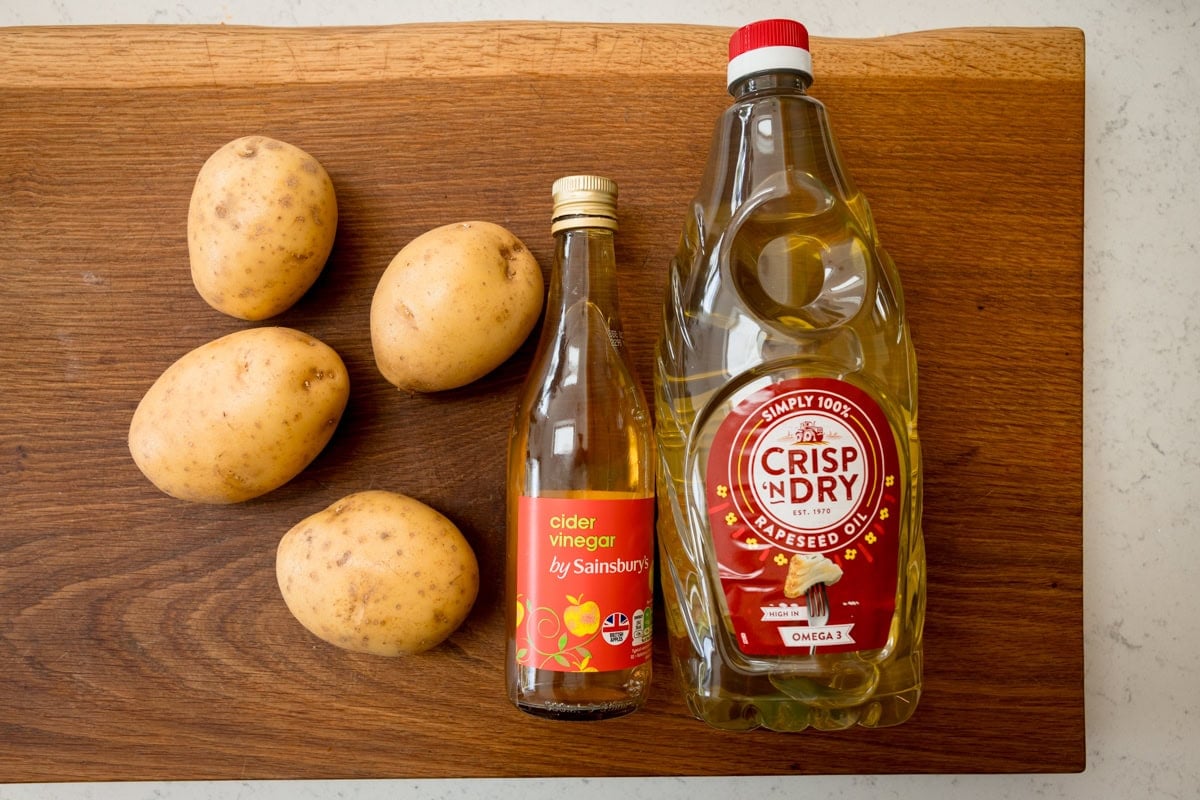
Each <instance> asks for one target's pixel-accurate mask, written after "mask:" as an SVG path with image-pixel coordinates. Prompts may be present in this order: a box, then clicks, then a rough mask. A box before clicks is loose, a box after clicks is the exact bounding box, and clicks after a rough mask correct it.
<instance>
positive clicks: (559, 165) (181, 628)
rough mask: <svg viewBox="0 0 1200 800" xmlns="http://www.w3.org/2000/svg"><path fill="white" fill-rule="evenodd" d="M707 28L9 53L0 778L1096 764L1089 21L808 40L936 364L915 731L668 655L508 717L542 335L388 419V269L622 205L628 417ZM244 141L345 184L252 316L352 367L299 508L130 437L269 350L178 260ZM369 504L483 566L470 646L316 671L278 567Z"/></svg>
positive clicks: (452, 33) (926, 393) (329, 655)
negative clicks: (506, 471) (726, 706)
mask: <svg viewBox="0 0 1200 800" xmlns="http://www.w3.org/2000/svg"><path fill="white" fill-rule="evenodd" d="M729 33H730V31H729V30H728V29H722V28H711V27H693V26H682V25H566V24H544V23H478V24H455V25H416V26H400V27H387V28H358V29H345V28H343V29H337V28H334V29H256V28H237V27H166V26H163V27H103V28H86V27H85V28H41V29H38V28H24V29H21V28H11V29H3V30H0V231H2V232H3V233H2V236H3V247H2V248H0V342H3V345H4V351H5V352H4V358H3V381H2V384H0V388H2V391H0V498H2V499H0V504H2V514H0V740H2V741H3V744H2V745H0V781H8V782H22V781H58V780H64V781H65V780H70V781H75V780H128V779H208V778H211V779H226V778H236V779H251V778H318V777H319V778H353V777H372V778H374V777H413V778H415V777H434V776H458V777H467V776H556V775H655V774H662V775H711V774H748V773H764V774H781V773H851V772H861V773H879V772H949V773H960V772H980V771H982V772H1010V771H1022V772H1025V771H1031V772H1038V771H1077V770H1080V769H1082V768H1083V766H1084V709H1083V645H1082V639H1083V637H1082V588H1083V587H1082V570H1081V567H1082V523H1081V519H1082V492H1081V471H1082V469H1081V441H1082V433H1081V429H1082V425H1081V405H1082V398H1081V372H1082V370H1081V352H1082V253H1083V216H1082V209H1083V198H1082V190H1083V113H1084V68H1083V59H1084V46H1083V36H1082V34H1081V33H1080V32H1079V31H1077V30H1066V29H1036V30H1024V29H1021V30H1016V29H972V30H950V31H932V32H923V33H913V34H907V35H903V36H895V37H888V38H882V39H863V40H836V39H821V38H817V39H815V40H814V42H813V51H814V61H815V65H816V72H817V79H816V83H815V85H814V87H813V93H814V94H815V95H816V96H817V97H819V98H820V99H822V100H823V101H824V102H825V103H826V105H827V106H828V107H829V109H830V113H831V116H832V120H833V125H834V129H835V131H836V132H837V135H838V136H839V141H840V145H841V149H842V153H843V156H844V157H845V160H846V164H847V165H848V167H849V169H850V171H851V172H852V174H853V175H854V177H855V178H856V180H857V182H858V183H859V185H860V187H861V188H862V189H863V190H864V191H865V192H866V194H867V196H868V197H869V198H870V199H871V201H872V205H873V209H874V211H875V214H876V217H877V221H878V224H879V229H880V232H881V236H882V239H883V241H884V243H885V244H886V246H887V247H888V249H889V250H890V252H891V253H892V255H893V256H894V258H895V260H896V262H897V264H898V265H899V268H900V271H901V274H902V277H903V281H904V288H905V292H906V296H907V300H908V311H909V319H910V321H911V324H912V327H913V331H914V339H915V342H916V346H917V351H918V356H919V360H920V366H921V418H920V430H921V435H922V438H923V440H924V445H925V469H926V496H925V535H926V537H927V543H928V553H929V561H928V564H929V617H928V622H927V625H926V630H925V641H926V643H927V644H926V659H927V660H926V672H925V675H926V683H925V694H924V697H923V699H922V701H921V705H920V707H919V709H918V710H917V713H916V715H915V717H914V719H913V720H912V721H911V722H910V723H908V724H906V725H904V726H901V727H898V728H893V729H888V730H875V731H871V730H864V729H855V730H850V731H846V732H843V733H836V734H827V733H818V732H812V731H809V732H805V733H802V734H794V735H781V734H772V733H766V732H754V733H746V734H730V733H721V732H717V731H714V730H710V729H708V728H706V727H705V726H704V725H703V724H701V723H699V722H697V721H695V720H693V719H691V718H690V717H689V716H688V715H687V713H686V710H685V708H684V707H683V704H682V702H681V699H680V695H679V693H678V692H677V690H676V688H675V684H674V677H673V674H672V668H671V665H670V662H669V659H668V657H667V654H666V650H665V642H664V641H659V643H658V644H659V647H658V649H657V651H656V659H655V668H656V670H657V672H656V675H655V679H654V685H653V699H652V701H651V702H650V703H649V705H648V707H647V708H646V709H645V710H644V711H642V712H640V713H638V714H635V715H632V716H629V717H626V718H623V719H619V720H613V721H609V722H604V723H595V724H579V725H574V724H566V723H557V724H556V723H550V722H544V721H539V720H535V719H531V718H528V717H526V716H523V715H521V714H519V713H518V712H516V711H515V710H513V709H512V708H510V707H509V705H508V703H507V701H506V699H505V696H504V690H503V683H502V681H503V651H504V632H503V629H502V617H503V615H502V613H501V609H500V606H501V603H502V594H503V590H502V580H503V579H502V573H503V536H504V531H503V521H502V518H501V509H502V507H503V503H504V490H503V485H504V484H503V463H504V448H505V441H506V434H507V429H508V425H509V420H510V418H511V412H512V408H513V403H514V399H515V395H516V392H517V390H518V388H519V386H520V384H521V381H522V379H523V376H524V372H525V370H526V369H527V367H528V364H529V359H530V356H531V352H532V340H531V341H530V342H529V343H527V344H526V346H525V347H524V348H523V349H522V350H521V351H520V352H519V353H518V354H517V355H516V356H514V357H513V358H512V359H511V360H510V361H509V362H508V363H506V364H505V365H504V366H503V367H501V368H500V369H498V370H497V371H496V372H495V373H494V374H492V375H490V376H488V377H487V378H485V379H484V380H482V381H481V382H479V383H478V384H476V385H473V386H470V387H468V388H465V389H462V390H459V391H454V392H448V393H445V394H440V395H435V396H427V397H421V396H416V397H410V396H406V395H403V394H400V393H398V392H396V391H394V390H392V389H390V387H389V386H388V385H386V383H385V382H384V381H383V379H382V378H381V377H380V376H379V374H378V373H377V372H376V370H375V368H374V363H373V360H372V356H371V350H370V342H369V335H368V309H369V305H370V298H371V294H372V292H373V290H374V286H375V283H376V281H377V280H378V278H379V276H380V274H381V273H382V272H383V270H384V268H385V267H386V266H387V264H388V262H389V261H390V259H391V257H392V256H393V255H394V254H395V253H396V251H397V250H399V249H400V247H401V246H403V245H404V244H405V243H406V242H407V241H408V240H410V239H411V238H413V237H414V236H416V235H417V234H419V233H421V232H423V231H425V230H427V229H429V228H432V227H434V226H437V225H440V224H443V223H449V222H457V221H462V220H468V219H487V220H491V221H494V222H497V223H499V224H502V225H505V226H507V227H509V228H510V229H511V230H512V231H514V232H515V233H516V234H517V235H518V236H520V237H521V238H522V239H523V240H524V241H525V242H526V244H527V245H528V246H529V247H530V248H531V250H532V251H533V252H534V253H535V255H536V256H537V257H538V258H539V260H540V262H541V263H542V265H543V267H544V268H548V266H549V262H550V253H551V238H550V234H549V220H548V214H549V212H550V195H549V192H550V184H551V182H552V181H553V180H554V179H555V178H557V177H559V176H560V175H565V174H569V173H574V172H581V171H596V172H600V173H603V174H608V175H610V176H612V177H614V178H615V179H616V180H617V181H618V183H619V184H620V187H621V209H620V213H621V231H620V234H619V252H618V255H619V257H620V260H621V268H620V280H621V282H622V292H623V294H622V302H623V304H624V309H623V310H624V315H625V318H626V320H627V322H628V329H629V341H630V344H631V348H632V352H633V355H634V357H635V360H636V363H637V366H638V367H639V369H640V373H641V376H642V377H643V378H644V379H645V381H646V383H647V387H648V386H649V378H650V375H651V360H652V348H653V344H654V338H655V335H656V332H657V324H658V323H657V320H658V316H659V304H660V298H661V296H662V289H663V283H664V276H665V273H666V268H667V264H668V261H669V260H670V258H671V255H672V253H673V251H674V247H675V244H676V241H677V238H678V235H679V230H680V228H681V225H682V221H683V218H684V214H685V213H686V209H687V205H688V202H689V199H690V197H691V195H692V193H693V191H694V190H695V188H696V186H697V184H698V182H699V179H700V173H701V169H702V165H703V163H704V160H705V157H706V151H707V147H708V142H709V137H710V135H711V130H712V125H713V123H714V121H715V119H716V117H717V115H718V113H719V112H720V111H721V110H722V109H723V108H724V107H725V106H726V104H727V103H728V98H727V96H726V94H725V91H724V82H723V81H724V62H725V50H724V48H725V43H726V40H727V38H728V35H729ZM250 133H259V134H267V135H270V136H274V137H277V138H280V139H284V140H286V141H289V142H292V143H293V144H296V145H299V146H301V147H303V148H305V149H307V150H308V151H309V152H311V153H312V154H314V155H315V156H317V157H318V158H319V159H320V160H321V161H322V162H323V163H324V165H325V166H326V167H327V169H328V170H329V172H330V173H331V175H332V177H333V180H334V182H335V184H336V186H337V190H338V199H339V204H340V208H341V220H340V227H339V231H338V239H337V245H336V247H335V249H334V253H333V256H332V258H331V261H330V263H329V264H328V266H327V267H326V269H325V273H324V275H323V277H322V278H321V279H320V281H319V282H318V284H317V285H316V286H315V287H314V288H313V289H312V290H311V291H310V292H309V293H308V295H307V296H306V297H305V298H304V299H303V300H302V301H301V302H300V303H299V304H298V305H297V306H296V307H294V308H293V309H291V310H290V311H288V312H286V313H285V314H284V315H282V316H281V317H278V318H276V319H275V320H273V321H272V322H274V323H276V324H283V325H289V326H292V327H296V328H300V329H303V330H306V331H308V332H310V333H312V334H313V335H315V336H317V337H319V338H321V339H323V340H324V341H326V342H328V343H329V344H330V345H332V346H333V347H335V348H336V349H338V351H339V352H340V353H341V354H342V356H343V358H344V359H345V361H346V363H347V365H348V368H349V370H350V373H351V380H352V385H353V394H352V399H351V401H350V405H349V408H348V410H347V413H346V416H345V417H344V419H343V420H342V423H341V425H340V428H339V430H338V432H337V434H336V436H335V438H334V440H333V442H332V443H331V444H330V446H329V447H328V448H327V449H326V451H325V452H324V453H323V454H322V455H321V456H320V457H319V458H318V459H317V461H316V462H315V463H314V464H313V465H312V466H311V467H310V468H309V469H308V470H307V471H306V472H304V473H303V474H302V475H301V476H300V477H299V478H297V479H296V480H294V481H293V482H292V483H291V484H289V485H288V486H286V487H284V488H282V489H279V490H277V491H276V492H274V493H272V494H269V495H267V496H265V497H263V498H261V499H259V500H255V501H252V502H250V503H246V504H244V505H241V506H237V507H209V506H201V505H191V504H187V503H182V502H179V501H175V500H172V499H171V498H168V497H166V496H164V495H162V494H160V493H158V492H157V491H156V490H155V489H154V488H153V487H152V486H151V485H150V484H149V483H148V482H147V481H146V480H145V479H144V478H143V477H142V475H141V474H140V473H139V472H138V470H137V469H136V468H135V466H134V464H133V462H132V461H131V459H130V457H129V454H128V451H127V449H126V443H125V437H126V432H127V428H128V424H129V419H130V415H131V414H132V412H133V409H134V407H135V406H136V404H137V402H138V400H139V399H140V397H141V395H142V393H143V392H144V391H145V390H146V388H147V387H148V386H149V385H150V384H151V383H152V382H153V381H154V379H155V378H156V377H157V376H158V374H159V373H160V372H161V371H162V370H163V369H164V368H165V367H166V366H167V365H168V364H170V363H171V362H172V361H174V360H175V359H176V358H177V357H179V356H180V355H182V354H183V353H184V352H186V351H188V350H190V349H191V348H193V347H195V346H197V345H199V344H201V343H203V342H206V341H208V340H210V339H213V338H216V337H218V336H221V335H224V334H226V333H229V332H232V331H234V330H238V329H241V328H245V327H249V326H250V323H244V322H240V321H237V320H233V319H231V318H226V317H223V316H222V315H221V314H219V313H217V312H215V311H213V310H211V309H210V308H209V307H208V306H206V305H205V304H204V303H203V301H201V299H200V298H199V296H198V295H197V294H196V292H195V291H194V289H193V288H192V285H191V282H190V277H189V272H188V261H187V245H186V238H185V227H186V213H187V205H188V199H189V195H190V192H191V188H192V183H193V181H194V179H195V176H196V173H197V171H198V169H199V168H200V165H201V164H202V163H203V161H204V160H205V158H207V156H208V155H209V154H210V153H211V152H212V151H213V150H215V149H216V148H217V147H218V146H220V145H221V144H223V143H225V142H226V141H228V140H230V139H233V138H235V137H238V136H241V135H244V134H250ZM368 487H378V488H389V489H394V490H397V491H403V492H406V493H408V494H411V495H413V496H415V497H417V498H419V499H421V500H424V501H425V502H427V503H430V504H431V505H433V506H435V507H437V508H439V509H441V510H442V511H443V512H444V513H446V514H447V515H448V516H450V517H451V518H452V519H453V520H454V521H455V522H457V523H458V524H459V525H460V526H461V528H462V529H463V531H464V532H465V534H466V535H467V537H468V538H469V539H470V541H471V542H472V544H473V545H474V547H475V548H476V550H477V552H478V555H479V558H480V561H481V563H482V584H483V585H482V588H481V594H480V597H479V601H478V603H477V606H476V607H475V609H474V611H473V613H472V614H471V616H470V618H469V620H468V621H467V623H466V624H465V626H464V627H463V628H462V629H460V631H459V632H458V633H457V634H456V635H455V636H454V637H453V639H452V640H451V641H450V642H449V643H448V644H446V645H445V646H443V647H441V648H439V649H438V650H435V651H433V652H430V653H428V654H425V655H422V656H419V657H412V658H407V659H403V660H386V659H379V658H371V657H367V656H361V655H353V654H349V653H345V652H341V651H339V650H336V649H334V648H332V647H329V646H327V645H325V644H323V643H321V642H320V641H318V640H316V639H314V638H313V637H312V636H310V635H308V634H307V633H306V632H305V631H304V630H303V629H302V628H301V627H300V626H299V625H298V624H297V623H296V622H295V621H294V620H293V619H292V618H291V617H290V615H289V613H288V611H287V609H286V607H285V606H284V604H283V602H282V600H281V599H280V596H279V593H278V590H277V588H276V585H275V577H274V551H275V546H276V543H277V542H278V540H279V537H280V536H281V535H282V534H283V533H284V532H285V531H286V530H287V529H288V528H290V527H291V526H292V525H293V524H294V523H295V522H297V521H298V520H299V519H301V518H303V517H304V516H307V515H308V514H310V513H312V512H313V511H315V510H318V509H321V508H324V507H325V506H326V505H328V504H329V503H331V502H332V501H334V500H336V499H337V498H339V497H341V496H343V495H345V494H348V493H350V492H353V491H357V490H360V489H364V488H368ZM659 629H660V630H662V627H661V619H660V622H659ZM660 639H662V637H660Z"/></svg>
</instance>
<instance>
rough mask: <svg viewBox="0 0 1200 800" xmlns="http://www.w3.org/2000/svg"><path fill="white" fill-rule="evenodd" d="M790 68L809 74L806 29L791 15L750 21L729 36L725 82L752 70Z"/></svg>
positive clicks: (748, 73) (768, 70)
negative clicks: (783, 17)
mask: <svg viewBox="0 0 1200 800" xmlns="http://www.w3.org/2000/svg"><path fill="white" fill-rule="evenodd" d="M775 70H792V71H795V72H803V73H804V74H805V75H808V76H809V77H810V78H811V77H812V55H811V54H810V53H809V49H808V29H807V28H805V27H804V26H803V25H801V24H800V23H799V22H796V21H795V20H791V19H764V20H759V21H758V22H751V23H750V24H749V25H744V26H742V27H741V28H738V29H737V30H736V31H734V32H733V36H731V37H729V69H728V72H727V75H726V77H727V79H728V85H730V86H732V85H733V84H734V83H736V82H737V81H739V80H741V79H742V78H745V77H746V76H748V75H753V74H754V73H756V72H770V71H775Z"/></svg>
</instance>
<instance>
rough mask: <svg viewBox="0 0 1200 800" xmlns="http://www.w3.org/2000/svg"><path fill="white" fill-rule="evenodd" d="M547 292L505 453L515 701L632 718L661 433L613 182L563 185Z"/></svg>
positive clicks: (644, 684) (644, 644)
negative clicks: (621, 256)
mask: <svg viewBox="0 0 1200 800" xmlns="http://www.w3.org/2000/svg"><path fill="white" fill-rule="evenodd" d="M552 195H553V201H554V212H553V221H552V225H551V230H552V232H553V234H554V239H555V249H554V261H553V267H552V274H551V280H550V297H549V300H548V302H547V306H546V308H547V313H546V320H545V322H544V324H543V328H542V334H541V339H540V341H539V343H538V349H537V354H536V356H535V357H534V361H533V365H532V367H531V369H530V373H529V376H528V378H527V380H526V384H525V388H524V391H523V393H522V396H521V399H520V402H519V405H518V409H517V413H516V418H515V421H514V424H513V429H512V435H511V439H510V441H509V450H508V587H507V593H508V602H507V607H508V613H507V616H508V631H509V637H508V654H507V655H508V658H507V681H508V695H509V699H510V700H511V701H512V702H513V703H514V704H516V706H517V707H518V708H520V709H521V710H523V711H526V712H528V713H530V714H534V715H537V716H542V717H549V718H553V719H581V720H586V719H604V718H606V717H615V716H619V715H622V714H627V713H629V712H631V711H634V710H636V709H637V708H638V707H640V706H641V705H642V703H643V702H644V701H645V698H646V694H647V691H648V689H649V686H650V674H651V664H650V655H651V653H650V651H651V633H652V627H653V626H652V623H651V619H652V616H653V613H652V600H653V581H654V577H653V575H654V486H655V484H654V468H655V461H654V436H653V431H652V427H651V421H650V411H649V407H648V405H647V403H646V400H645V397H644V396H643V394H642V390H641V387H640V385H639V384H638V382H637V380H636V379H635V377H634V373H633V369H632V366H631V363H630V360H629V357H628V354H627V353H626V349H625V344H624V334H623V331H622V328H621V322H620V317H619V315H618V307H617V283H616V257H615V250H614V241H613V235H614V232H615V231H616V229H617V217H616V203H617V186H616V184H615V183H614V182H613V181H611V180H609V179H608V178H603V177H600V176H594V175H573V176H568V177H565V178H560V179H559V180H557V181H555V183H554V186H553V188H552Z"/></svg>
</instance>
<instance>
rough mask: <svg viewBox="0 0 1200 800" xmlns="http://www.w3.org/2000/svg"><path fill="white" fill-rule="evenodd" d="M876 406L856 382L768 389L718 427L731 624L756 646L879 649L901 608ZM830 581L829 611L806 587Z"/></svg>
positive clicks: (761, 649)
mask: <svg viewBox="0 0 1200 800" xmlns="http://www.w3.org/2000/svg"><path fill="white" fill-rule="evenodd" d="M898 469H899V461H898V458H897V453H896V445H895V439H894V437H893V435H892V430H891V427H890V425H889V424H888V421H887V417H886V416H885V415H884V413H883V411H882V409H880V407H879V404H878V403H876V402H875V400H874V399H872V398H871V396H870V395H868V394H867V393H866V392H864V391H863V390H861V389H859V388H858V387H857V386H854V385H853V384H849V383H846V382H844V381H838V380H833V379H828V378H797V379H793V380H787V381H782V382H780V383H776V384H773V385H771V386H769V387H767V388H764V389H761V390H759V391H758V392H756V393H754V394H753V395H751V396H750V397H748V398H746V399H745V400H744V401H742V402H741V403H740V404H739V405H738V406H737V407H736V408H735V409H734V410H733V411H732V412H731V413H730V414H729V416H727V417H726V418H725V419H724V420H723V421H722V422H721V425H720V426H719V428H718V430H717V434H716V436H715V438H714V441H713V446H712V449H711V451H710V453H709V459H708V472H707V480H706V491H707V500H708V513H709V521H710V529H711V532H712V538H713V546H714V550H715V552H716V556H717V561H718V564H719V567H720V578H721V585H722V589H723V591H724V593H725V597H726V600H727V602H728V604H729V611H730V614H731V616H732V618H733V626H734V633H735V636H736V639H737V642H738V645H739V647H740V648H741V650H742V652H744V653H746V654H747V655H789V654H796V653H798V652H803V653H808V652H814V650H813V648H817V649H819V650H820V651H821V652H843V651H851V650H871V649H878V648H881V647H883V646H884V645H885V644H886V643H887V637H888V632H889V629H890V627H891V620H892V616H893V614H894V612H895V593H896V581H897V575H896V569H897V563H898V557H899V530H900V525H899V522H900V520H899V515H900V499H901V486H900V484H899V481H900V480H901V476H900V475H899V474H898ZM818 584H821V585H823V586H824V591H825V593H826V596H827V597H828V612H827V613H825V610H824V609H820V608H819V607H818V606H819V604H814V608H813V609H809V608H808V600H807V597H806V595H807V594H809V593H808V592H806V591H805V589H807V588H809V587H815V586H817V585H818Z"/></svg>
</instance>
